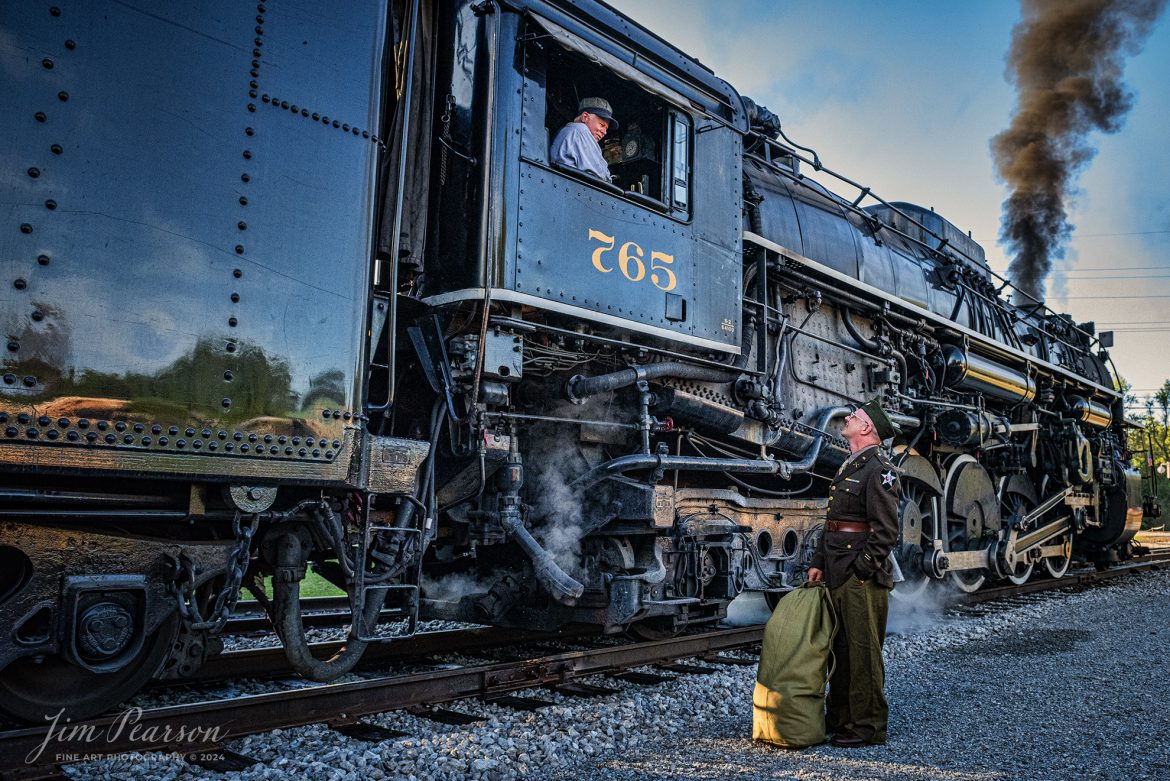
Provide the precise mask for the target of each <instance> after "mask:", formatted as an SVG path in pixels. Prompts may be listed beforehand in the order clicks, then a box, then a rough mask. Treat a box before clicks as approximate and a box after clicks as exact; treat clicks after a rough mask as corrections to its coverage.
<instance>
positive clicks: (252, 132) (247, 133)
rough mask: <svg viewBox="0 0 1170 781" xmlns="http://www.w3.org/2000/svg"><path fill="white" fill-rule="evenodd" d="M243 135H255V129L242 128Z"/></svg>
mask: <svg viewBox="0 0 1170 781" xmlns="http://www.w3.org/2000/svg"><path fill="white" fill-rule="evenodd" d="M244 135H246V136H254V135H256V131H255V130H254V129H253V128H250V127H246V128H244Z"/></svg>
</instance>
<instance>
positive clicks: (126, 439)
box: [122, 434, 134, 445]
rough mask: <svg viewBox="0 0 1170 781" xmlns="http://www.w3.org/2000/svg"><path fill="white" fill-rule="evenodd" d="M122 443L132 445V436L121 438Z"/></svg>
mask: <svg viewBox="0 0 1170 781" xmlns="http://www.w3.org/2000/svg"><path fill="white" fill-rule="evenodd" d="M122 441H123V442H125V443H126V444H127V445H133V444H134V435H133V434H127V435H126V436H124V437H122Z"/></svg>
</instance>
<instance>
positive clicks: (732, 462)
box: [571, 407, 851, 490]
mask: <svg viewBox="0 0 1170 781" xmlns="http://www.w3.org/2000/svg"><path fill="white" fill-rule="evenodd" d="M850 409H851V408H850V407H829V408H828V409H826V410H825V411H824V412H822V413H821V415H820V417H819V418H818V419H817V424H816V426H814V427H813V428H814V429H815V430H816V431H817V434H818V435H819V436H817V438H816V441H814V442H813V444H812V446H811V447H810V448H809V451H808V453H806V454H805V456H804V458H802V459H800V460H799V461H775V460H772V459H763V458H702V457H697V456H667V455H661V454H651V455H647V454H636V455H632V456H620V457H618V458H614V459H610V460H609V461H606V462H605V463H604V464H599V465H598V466H595V467H593V469H590V470H589V471H588V472H586V473H585V474H584V475H582V476H581V477H579V478H577V479H576V480H574V481H573V483H572V485H571V488H573V489H574V490H582V489H585V488H589V487H590V486H594V485H596V484H597V483H600V482H601V481H602V480H605V479H606V478H608V477H614V476H616V475H621V474H625V473H626V472H633V471H637V470H642V469H654V470H656V471H666V470H673V469H678V470H682V471H685V472H743V473H747V474H766V475H779V476H780V478H781V479H782V480H788V479H790V478H791V477H792V476H793V475H794V474H797V473H799V472H807V471H809V470H810V469H812V468H813V465H814V464H816V462H817V458H818V456H820V453H821V447H822V445H824V442H825V439H826V438H827V437H828V436H829V435H828V433H827V432H826V431H825V430H824V429H825V426H827V425H828V424H829V421H831V420H832V419H833V418H836V417H840V416H842V415H846V414H848V413H849V412H850Z"/></svg>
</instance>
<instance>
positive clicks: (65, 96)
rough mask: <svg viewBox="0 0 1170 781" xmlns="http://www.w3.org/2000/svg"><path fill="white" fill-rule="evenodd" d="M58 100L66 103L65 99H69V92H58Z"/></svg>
mask: <svg viewBox="0 0 1170 781" xmlns="http://www.w3.org/2000/svg"><path fill="white" fill-rule="evenodd" d="M57 100H59V101H61V102H62V103H64V102H65V101H67V100H69V93H68V92H66V91H65V90H61V91H60V92H58V93H57Z"/></svg>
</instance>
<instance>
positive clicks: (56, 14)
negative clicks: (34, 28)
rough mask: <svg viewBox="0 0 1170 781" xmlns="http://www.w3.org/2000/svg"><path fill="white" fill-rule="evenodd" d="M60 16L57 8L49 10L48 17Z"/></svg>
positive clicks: (53, 7) (59, 10)
mask: <svg viewBox="0 0 1170 781" xmlns="http://www.w3.org/2000/svg"><path fill="white" fill-rule="evenodd" d="M60 15H61V9H60V8H58V7H57V6H52V7H51V8H50V9H49V16H60Z"/></svg>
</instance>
